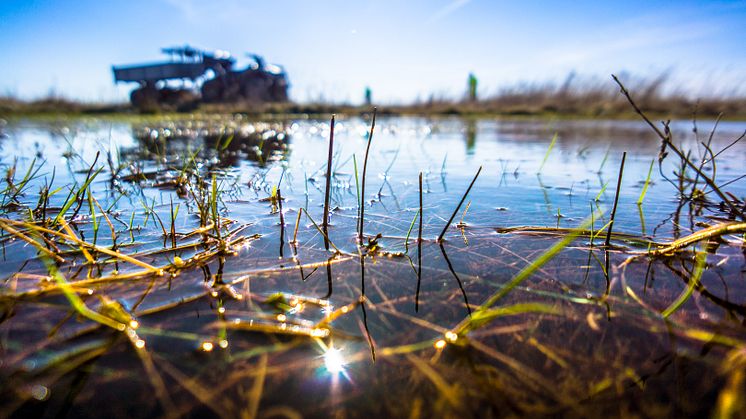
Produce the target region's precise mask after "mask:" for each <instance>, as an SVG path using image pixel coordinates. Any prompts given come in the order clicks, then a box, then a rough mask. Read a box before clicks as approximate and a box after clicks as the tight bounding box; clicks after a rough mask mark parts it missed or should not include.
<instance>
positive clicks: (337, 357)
mask: <svg viewBox="0 0 746 419" xmlns="http://www.w3.org/2000/svg"><path fill="white" fill-rule="evenodd" d="M324 365H325V366H326V370H327V371H329V373H330V374H332V375H337V374H341V373H344V370H345V365H347V364H346V363H345V360H344V358H343V357H342V350H341V349H339V348H335V347H333V346H331V347H329V349H328V350H327V351H326V353H325V354H324Z"/></svg>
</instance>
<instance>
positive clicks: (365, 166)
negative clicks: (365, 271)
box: [357, 108, 378, 245]
mask: <svg viewBox="0 0 746 419" xmlns="http://www.w3.org/2000/svg"><path fill="white" fill-rule="evenodd" d="M377 111H378V109H377V108H373V122H372V123H371V125H370V132H369V133H368V145H367V146H366V147H365V159H364V160H363V178H362V186H361V187H360V225H359V226H358V234H357V241H358V244H360V245H362V244H363V226H364V225H365V224H364V223H365V174H366V172H367V170H368V152H369V151H370V143H371V141H372V140H373V130H374V129H375V128H376V113H377Z"/></svg>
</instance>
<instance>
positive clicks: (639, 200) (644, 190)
mask: <svg viewBox="0 0 746 419" xmlns="http://www.w3.org/2000/svg"><path fill="white" fill-rule="evenodd" d="M654 165H655V159H653V160H652V161H651V162H650V169H648V177H647V178H646V179H645V185H643V187H642V191H641V192H640V197H639V198H637V204H638V205H641V204H642V201H643V200H644V199H645V194H647V193H648V187H649V186H650V176H651V175H652V174H653V166H654Z"/></svg>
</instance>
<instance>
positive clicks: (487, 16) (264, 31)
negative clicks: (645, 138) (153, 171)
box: [0, 0, 746, 103]
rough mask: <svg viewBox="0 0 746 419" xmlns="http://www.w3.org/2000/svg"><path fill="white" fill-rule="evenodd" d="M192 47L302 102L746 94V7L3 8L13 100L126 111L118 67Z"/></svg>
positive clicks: (235, 0)
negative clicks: (611, 79) (554, 91)
mask: <svg viewBox="0 0 746 419" xmlns="http://www.w3.org/2000/svg"><path fill="white" fill-rule="evenodd" d="M187 43H188V44H189V45H192V46H195V47H199V48H204V49H225V50H228V51H231V52H232V53H233V54H234V55H236V56H239V57H243V56H244V53H245V52H252V53H257V54H260V55H263V56H264V57H265V59H266V60H267V61H269V62H273V63H278V64H282V65H283V66H284V67H285V68H286V70H287V72H288V74H289V77H290V81H291V84H292V88H291V92H290V94H291V98H293V99H295V100H298V101H311V100H319V99H323V100H333V101H349V102H352V103H359V102H361V101H362V96H363V90H364V87H365V86H366V85H369V86H371V88H372V89H373V95H374V100H376V101H377V102H379V103H391V102H409V101H413V100H416V99H418V98H419V99H425V98H427V97H429V96H431V95H435V96H444V97H459V96H460V95H462V94H463V92H464V91H465V89H466V80H467V75H468V73H469V72H474V73H475V74H476V75H477V76H478V78H479V83H480V84H479V90H480V94H482V95H486V94H490V93H494V92H496V91H498V90H499V89H500V88H503V87H506V86H515V85H516V84H518V83H522V82H526V83H543V82H560V81H561V80H563V79H564V78H565V77H566V76H567V74H568V73H569V72H571V71H575V72H577V73H578V74H580V75H581V76H587V77H597V78H599V79H603V80H606V78H608V76H609V74H610V73H613V72H621V71H627V72H629V73H631V74H633V75H636V76H641V77H653V76H656V75H659V74H661V73H663V72H666V71H670V72H671V74H672V82H671V84H674V85H675V86H674V87H675V88H676V89H679V90H681V91H685V92H688V93H690V94H692V95H704V94H713V92H714V93H722V94H733V93H734V92H736V93H741V94H743V93H745V92H746V90H745V89H744V87H743V86H745V85H746V48H745V47H746V2H744V1H721V2H717V1H716V2H703V1H675V2H672V1H637V0H633V1H625V2H619V3H618V4H611V3H609V2H599V1H572V2H559V1H558V2H540V1H522V2H514V1H489V0H430V1H425V0H407V1H401V0H391V1H389V0H383V1H381V0H377V1H353V0H318V1H301V0H296V1H290V0H269V1H268V0H264V1H248V0H243V1H241V0H212V1H196V0H129V1H119V0H75V1H72V0H71V1H52V0H2V1H1V2H0V54H2V66H0V95H13V96H18V97H21V98H24V99H33V98H38V97H41V96H45V95H47V94H48V93H50V92H55V93H56V94H58V95H62V96H64V97H68V98H72V99H80V100H87V101H99V100H104V101H110V100H126V98H127V97H128V92H129V90H131V89H132V88H133V87H134V86H133V85H126V84H125V85H120V86H115V85H114V83H113V77H112V73H111V65H112V64H132V63H140V62H148V61H156V60H159V59H162V56H161V55H160V52H159V49H160V48H161V47H165V46H173V45H184V44H187ZM610 88H613V86H612V85H610Z"/></svg>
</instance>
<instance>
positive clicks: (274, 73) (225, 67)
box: [112, 46, 288, 109]
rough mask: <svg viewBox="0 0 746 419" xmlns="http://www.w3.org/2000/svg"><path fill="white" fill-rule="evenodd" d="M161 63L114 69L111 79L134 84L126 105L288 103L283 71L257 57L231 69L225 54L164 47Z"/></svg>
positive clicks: (232, 64) (233, 62)
mask: <svg viewBox="0 0 746 419" xmlns="http://www.w3.org/2000/svg"><path fill="white" fill-rule="evenodd" d="M161 51H162V52H163V53H164V54H167V55H169V57H170V59H169V60H168V61H164V62H157V63H150V64H138V65H128V66H114V67H112V70H113V71H114V81H115V82H117V83H119V82H136V83H139V85H140V86H139V87H138V88H137V89H135V90H133V91H132V93H131V95H130V101H131V102H132V105H133V106H135V107H136V108H139V109H155V108H175V109H179V108H183V107H186V106H191V105H195V104H198V103H200V102H205V103H235V102H249V103H265V102H285V101H287V100H288V79H287V75H286V74H285V71H284V70H283V68H282V67H280V66H278V65H273V64H267V63H265V62H264V59H262V57H260V56H258V55H249V58H251V63H250V64H249V65H248V66H247V67H246V68H244V69H235V68H234V66H235V64H236V59H235V58H234V57H232V56H231V54H230V53H228V52H226V51H220V50H218V51H215V52H206V51H202V50H199V49H196V48H192V47H190V46H184V47H174V48H163V49H162V50H161Z"/></svg>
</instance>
